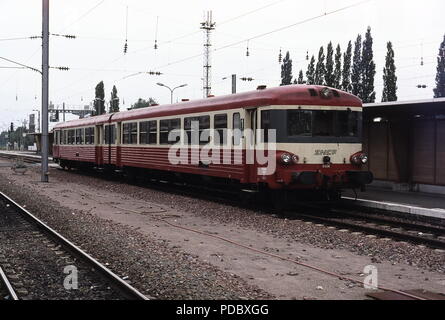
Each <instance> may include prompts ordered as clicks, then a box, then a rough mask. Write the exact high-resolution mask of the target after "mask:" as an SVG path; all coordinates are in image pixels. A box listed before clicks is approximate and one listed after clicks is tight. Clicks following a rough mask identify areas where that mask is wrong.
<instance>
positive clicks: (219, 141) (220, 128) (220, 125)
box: [213, 114, 227, 146]
mask: <svg viewBox="0 0 445 320" xmlns="http://www.w3.org/2000/svg"><path fill="white" fill-rule="evenodd" d="M213 120H214V122H215V124H214V126H215V135H216V137H215V138H214V139H213V141H214V143H215V145H220V146H222V145H226V144H227V114H217V115H215V117H214V118H213ZM216 133H217V134H216Z"/></svg>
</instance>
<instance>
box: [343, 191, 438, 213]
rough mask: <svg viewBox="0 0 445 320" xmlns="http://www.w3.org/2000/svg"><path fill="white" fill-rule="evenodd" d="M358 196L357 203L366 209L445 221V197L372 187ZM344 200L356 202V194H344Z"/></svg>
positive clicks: (347, 192)
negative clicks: (390, 211)
mask: <svg viewBox="0 0 445 320" xmlns="http://www.w3.org/2000/svg"><path fill="white" fill-rule="evenodd" d="M357 196H358V198H357V203H358V204H360V205H363V206H366V207H371V208H377V209H384V210H392V211H398V212H404V213H409V214H416V215H422V216H429V217H437V218H442V219H445V196H444V195H440V194H427V193H420V192H401V191H392V190H388V189H383V188H382V189H381V188H375V187H370V188H368V189H367V191H366V192H359V193H358V195H357ZM343 198H344V199H345V200H347V201H354V200H355V194H354V192H352V191H349V190H348V191H345V192H344V193H343Z"/></svg>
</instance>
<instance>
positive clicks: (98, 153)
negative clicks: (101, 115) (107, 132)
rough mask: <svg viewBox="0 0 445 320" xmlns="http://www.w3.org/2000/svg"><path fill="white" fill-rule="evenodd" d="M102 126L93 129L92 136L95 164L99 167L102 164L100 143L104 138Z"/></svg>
mask: <svg viewBox="0 0 445 320" xmlns="http://www.w3.org/2000/svg"><path fill="white" fill-rule="evenodd" d="M103 131H104V130H103V126H102V125H99V126H96V128H95V135H94V145H95V153H96V164H97V165H99V166H101V165H103V163H104V158H103V151H102V141H103V137H104V133H103Z"/></svg>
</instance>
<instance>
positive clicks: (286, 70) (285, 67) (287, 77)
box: [281, 51, 292, 86]
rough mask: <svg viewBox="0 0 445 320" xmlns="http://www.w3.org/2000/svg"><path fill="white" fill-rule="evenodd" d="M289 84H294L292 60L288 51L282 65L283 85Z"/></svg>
mask: <svg viewBox="0 0 445 320" xmlns="http://www.w3.org/2000/svg"><path fill="white" fill-rule="evenodd" d="M289 84H292V60H291V58H290V55H289V51H288V52H287V53H286V56H285V57H284V59H283V64H282V65H281V85H282V86H287V85H289Z"/></svg>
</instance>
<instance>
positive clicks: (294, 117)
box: [261, 109, 362, 143]
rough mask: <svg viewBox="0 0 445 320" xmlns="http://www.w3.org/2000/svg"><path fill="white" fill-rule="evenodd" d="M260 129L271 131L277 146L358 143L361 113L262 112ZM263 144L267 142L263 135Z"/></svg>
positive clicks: (265, 136)
mask: <svg viewBox="0 0 445 320" xmlns="http://www.w3.org/2000/svg"><path fill="white" fill-rule="evenodd" d="M261 128H262V129H263V130H270V129H275V130H276V135H277V142H278V143H292V142H295V143H305V142H307V143H309V142H312V143H313V142H317V143H335V142H337V143H338V142H341V143H360V142H361V131H362V115H361V112H357V111H352V110H350V109H347V110H305V109H289V110H264V111H262V113H261ZM263 137H264V138H263V142H268V140H269V139H268V135H267V133H266V132H264V136H263Z"/></svg>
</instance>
